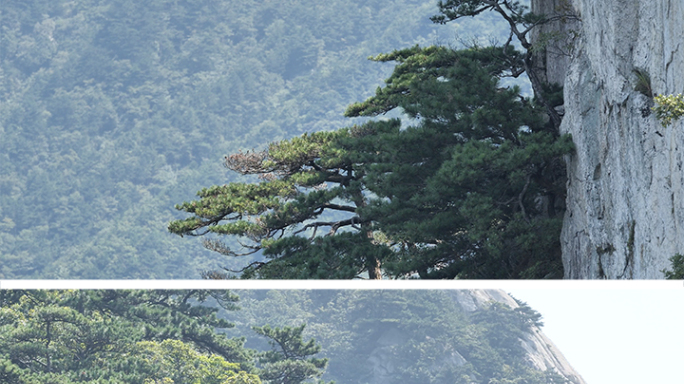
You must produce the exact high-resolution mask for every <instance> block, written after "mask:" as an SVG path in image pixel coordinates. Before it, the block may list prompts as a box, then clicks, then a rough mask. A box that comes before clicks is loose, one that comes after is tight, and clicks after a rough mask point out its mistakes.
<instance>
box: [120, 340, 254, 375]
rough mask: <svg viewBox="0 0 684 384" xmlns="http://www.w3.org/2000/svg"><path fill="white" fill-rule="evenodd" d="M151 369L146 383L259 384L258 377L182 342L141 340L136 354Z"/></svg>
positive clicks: (221, 358)
mask: <svg viewBox="0 0 684 384" xmlns="http://www.w3.org/2000/svg"><path fill="white" fill-rule="evenodd" d="M132 353H134V354H136V355H137V356H138V358H140V359H141V361H142V363H143V364H146V365H149V366H150V368H151V369H150V371H151V372H152V373H153V375H152V377H148V378H146V379H145V381H144V382H143V384H157V383H167V382H168V383H175V384H181V383H188V384H195V383H197V384H200V383H201V384H260V383H261V380H260V379H259V376H257V375H254V374H250V373H247V372H245V371H243V370H241V369H240V366H239V365H238V364H234V363H229V362H228V361H226V360H225V359H224V358H223V357H221V356H217V355H205V354H201V353H199V352H197V351H196V350H195V349H193V348H192V347H191V346H190V345H188V344H186V343H183V342H182V341H179V340H164V341H162V342H157V341H140V342H138V343H136V346H135V349H134V352H132Z"/></svg>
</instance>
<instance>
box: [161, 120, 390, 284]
mask: <svg viewBox="0 0 684 384" xmlns="http://www.w3.org/2000/svg"><path fill="white" fill-rule="evenodd" d="M349 135H350V131H349V130H347V129H343V130H339V131H333V132H316V133H313V134H310V135H307V134H305V135H303V136H301V137H299V138H295V139H292V140H286V141H281V142H277V143H272V144H271V145H270V146H269V149H268V150H267V151H264V152H261V153H254V152H248V153H238V154H235V155H232V156H229V157H227V158H226V165H227V166H228V167H229V168H231V169H233V170H234V171H237V172H240V173H242V174H256V175H259V176H260V177H261V178H262V180H263V181H261V182H258V183H231V184H228V185H224V186H214V187H211V188H207V189H204V190H202V191H200V192H199V193H198V196H199V197H200V200H199V201H193V202H185V203H183V204H181V205H178V206H176V208H177V209H179V210H183V211H185V212H188V213H192V214H193V215H194V216H192V217H190V218H187V219H184V220H178V221H174V222H172V223H170V224H169V231H171V232H173V233H176V234H179V235H181V236H183V235H203V234H206V233H208V232H213V233H216V234H222V235H236V236H239V237H240V238H241V243H240V244H242V245H243V248H246V252H242V253H241V252H237V251H234V250H232V249H231V248H230V247H228V246H226V245H225V244H224V243H222V242H219V241H212V240H209V241H207V243H206V244H207V245H208V247H209V248H210V249H213V250H217V251H219V252H221V253H222V254H225V255H228V256H246V255H251V254H254V253H257V252H263V255H264V256H265V257H266V258H267V260H266V261H259V260H258V261H255V262H252V263H250V264H248V265H247V267H245V268H242V269H241V270H240V271H239V272H242V277H261V278H324V277H325V278H354V277H356V276H358V275H359V274H361V273H362V272H364V271H366V272H368V273H369V274H373V273H375V270H374V264H375V263H376V260H377V258H378V257H381V256H382V249H381V248H379V247H377V246H376V245H374V244H373V243H372V242H371V240H370V239H369V238H368V235H367V233H368V230H367V229H366V226H367V222H366V221H364V220H362V219H361V218H360V217H359V216H358V215H356V214H355V213H356V210H357V209H358V208H359V207H361V206H363V205H364V204H365V198H364V197H363V194H362V186H361V184H360V183H359V181H360V180H359V179H360V175H359V174H358V173H356V172H354V169H353V165H352V163H351V160H350V159H349V155H348V154H347V153H346V152H344V151H341V149H340V148H338V147H335V146H334V145H333V143H336V142H337V141H339V139H340V138H342V137H348V136H349ZM326 215H327V217H329V218H331V219H330V220H322V219H319V217H326ZM321 228H326V230H327V232H328V235H337V234H338V232H339V235H337V236H324V237H317V236H316V233H317V232H318V230H319V229H321ZM286 233H288V234H290V236H284V235H285V234H286ZM300 233H301V234H302V235H300ZM375 255H377V256H375Z"/></svg>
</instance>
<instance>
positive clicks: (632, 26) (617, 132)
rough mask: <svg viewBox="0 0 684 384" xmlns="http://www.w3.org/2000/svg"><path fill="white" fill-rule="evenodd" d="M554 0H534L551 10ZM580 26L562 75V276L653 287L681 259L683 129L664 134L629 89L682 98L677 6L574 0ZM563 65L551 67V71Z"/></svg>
mask: <svg viewBox="0 0 684 384" xmlns="http://www.w3.org/2000/svg"><path fill="white" fill-rule="evenodd" d="M556 2H558V1H553V0H540V1H537V3H539V4H537V6H538V7H539V6H540V4H544V3H556ZM572 7H573V8H574V10H575V12H576V13H577V14H578V15H579V17H580V18H581V22H580V23H579V24H578V25H577V28H578V31H579V34H578V37H577V39H575V44H574V48H573V51H572V57H571V59H570V63H569V66H568V69H567V73H566V76H565V88H564V94H565V105H564V107H565V116H564V119H563V123H562V125H561V131H562V132H563V133H565V132H568V133H571V134H572V137H573V141H574V142H575V145H576V153H574V154H573V155H571V156H568V159H567V167H568V168H567V169H568V191H567V211H566V215H565V219H564V224H563V231H562V235H561V243H562V248H563V264H564V267H565V277H566V278H571V279H601V278H606V279H657V278H663V274H662V272H661V271H662V270H663V269H666V268H669V267H670V262H669V258H670V257H671V256H673V255H674V254H675V253H678V252H679V253H684V188H683V187H684V171H683V170H682V164H683V163H684V122H683V121H681V120H680V121H676V122H675V123H674V124H672V125H670V126H667V127H663V126H661V125H660V123H659V122H658V121H657V119H656V118H655V116H654V115H653V114H652V113H650V107H651V106H652V105H653V101H652V99H651V98H650V97H647V96H645V95H644V94H642V93H641V92H638V91H635V89H634V88H635V85H636V84H637V81H638V80H637V76H636V74H635V70H638V71H641V72H642V73H645V74H648V75H650V82H651V89H652V92H653V93H654V94H673V93H674V94H677V93H682V92H684V22H683V20H684V3H683V2H682V1H681V0H658V1H646V0H635V1H629V2H626V1H623V0H600V1H599V0H573V3H572ZM554 65H556V66H562V65H565V64H564V62H561V61H559V62H558V63H557V64H554V62H553V60H550V61H548V62H547V67H551V68H553V67H554Z"/></svg>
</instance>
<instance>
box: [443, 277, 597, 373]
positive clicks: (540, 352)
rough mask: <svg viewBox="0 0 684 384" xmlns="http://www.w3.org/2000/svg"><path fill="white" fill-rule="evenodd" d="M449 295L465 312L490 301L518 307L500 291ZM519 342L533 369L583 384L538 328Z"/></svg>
mask: <svg viewBox="0 0 684 384" xmlns="http://www.w3.org/2000/svg"><path fill="white" fill-rule="evenodd" d="M451 294H452V295H453V297H454V299H455V300H456V301H457V302H458V303H459V305H460V306H461V308H463V309H464V310H465V311H467V312H472V311H475V310H477V309H478V308H481V307H482V306H483V305H485V304H486V303H487V302H489V301H492V300H493V301H498V302H500V303H503V304H506V305H508V306H509V307H511V308H517V307H518V303H516V302H515V300H513V298H512V297H511V296H509V295H508V294H507V293H506V292H504V291H502V290H454V291H451ZM520 342H521V343H522V344H523V347H524V348H525V350H526V351H527V358H528V361H529V362H530V364H531V365H532V366H533V367H534V368H536V369H539V370H541V371H545V370H547V369H554V370H556V372H558V373H559V374H560V375H562V376H563V377H565V378H566V379H568V380H569V381H570V382H572V383H573V384H585V381H584V380H583V379H582V376H580V375H579V374H578V373H577V372H575V370H574V369H573V368H572V366H570V363H568V361H567V360H566V359H565V357H564V356H563V354H562V353H561V352H560V351H559V350H558V348H556V346H555V345H554V344H553V342H552V341H551V340H549V339H548V338H547V337H546V336H545V335H544V334H543V333H542V331H541V330H540V329H539V328H536V327H535V328H534V332H533V333H530V334H527V335H526V337H525V339H524V340H520Z"/></svg>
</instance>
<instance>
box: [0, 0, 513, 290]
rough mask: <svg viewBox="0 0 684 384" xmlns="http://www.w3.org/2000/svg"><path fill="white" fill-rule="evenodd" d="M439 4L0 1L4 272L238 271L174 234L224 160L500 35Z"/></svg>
mask: <svg viewBox="0 0 684 384" xmlns="http://www.w3.org/2000/svg"><path fill="white" fill-rule="evenodd" d="M436 12H437V4H436V2H434V1H417V0H399V1H393V2H391V3H388V2H385V1H355V0H354V1H348V0H345V1H337V0H331V1H327V2H325V3H321V2H316V1H311V0H289V1H284V2H283V1H252V0H240V1H226V0H200V1H184V0H149V1H135V0H111V1H102V0H75V1H67V0H21V1H19V0H8V1H2V2H1V3H0V278H5V279H9V278H199V277H200V273H201V272H202V271H207V270H214V269H217V268H220V267H221V266H229V267H230V266H231V261H230V260H226V258H225V257H224V256H222V255H220V254H217V253H214V252H211V251H208V250H206V249H204V248H203V247H202V245H201V243H200V242H199V241H186V240H183V239H180V238H178V237H176V236H173V235H171V234H169V233H167V231H166V226H167V224H168V222H169V221H171V220H174V219H179V218H181V217H183V216H182V215H180V214H179V213H178V212H176V211H175V210H174V209H173V206H174V204H176V203H178V202H181V201H185V200H189V199H192V198H193V196H194V194H195V193H196V191H197V190H198V189H200V188H201V187H202V186H208V185H222V184H224V183H228V182H230V181H235V180H242V179H237V178H236V177H235V176H234V175H233V174H232V173H230V172H226V170H225V169H224V168H223V167H222V160H221V159H222V157H223V156H224V155H227V154H230V153H235V152H237V151H238V150H241V149H242V150H246V149H251V148H257V149H264V148H265V146H266V145H267V143H269V142H272V141H274V140H283V139H288V138H291V137H294V136H298V135H301V134H302V133H304V132H318V131H328V130H333V129H338V128H340V127H343V126H347V125H349V124H352V123H354V122H362V121H364V119H363V118H355V119H348V118H347V119H345V118H344V117H343V113H344V110H345V108H346V107H347V106H348V105H349V104H351V103H353V102H357V101H360V100H364V99H365V98H367V97H369V96H371V95H372V91H373V90H374V89H375V88H376V87H377V86H379V85H381V84H382V79H384V78H386V77H387V75H388V74H389V73H390V71H391V64H386V63H375V62H369V61H368V60H367V57H368V56H372V55H377V54H380V53H382V52H390V51H391V50H393V49H400V48H404V47H410V46H413V45H415V44H421V45H423V46H429V45H432V44H445V45H458V44H459V43H458V41H459V39H463V40H470V39H471V38H473V37H477V38H481V39H482V40H483V41H488V40H489V38H490V37H491V38H494V39H498V40H499V41H505V40H506V38H507V37H508V31H507V29H506V27H505V26H503V28H502V26H501V23H497V22H495V20H496V17H495V16H494V15H487V14H483V15H481V16H482V17H478V18H474V19H472V20H468V23H467V24H463V23H462V24H456V23H452V24H448V25H438V24H434V23H432V22H431V21H430V20H429V17H430V16H432V15H434V14H435V13H436Z"/></svg>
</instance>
